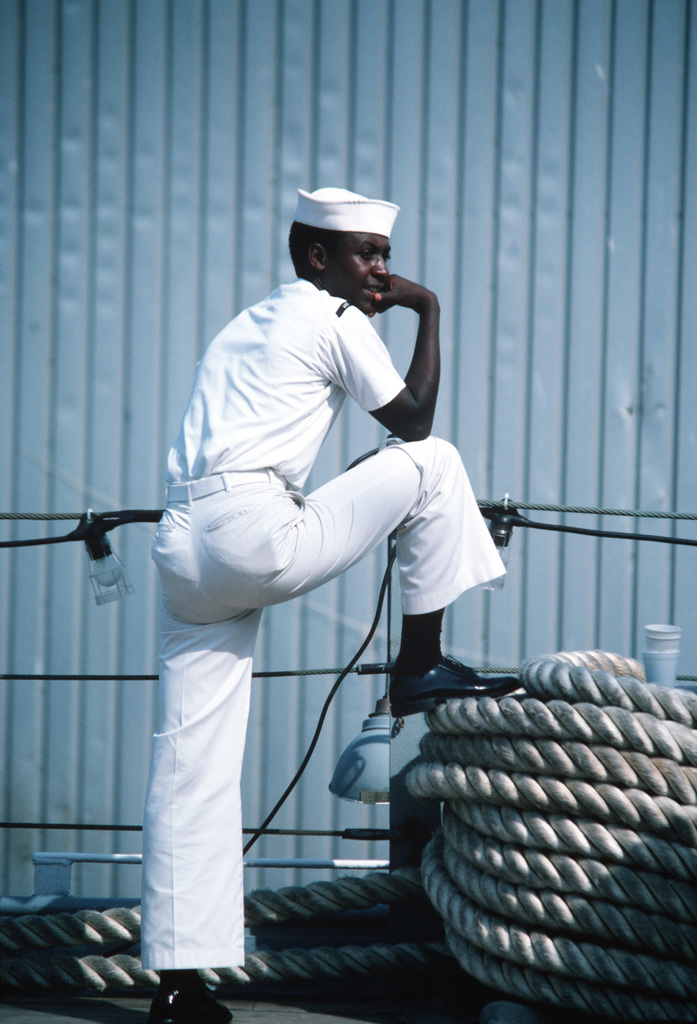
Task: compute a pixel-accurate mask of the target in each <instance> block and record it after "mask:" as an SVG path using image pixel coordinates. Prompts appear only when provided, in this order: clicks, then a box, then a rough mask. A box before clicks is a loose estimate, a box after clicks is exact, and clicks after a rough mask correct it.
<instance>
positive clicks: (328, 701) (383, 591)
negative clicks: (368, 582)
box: [243, 548, 397, 853]
mask: <svg viewBox="0 0 697 1024" xmlns="http://www.w3.org/2000/svg"><path fill="white" fill-rule="evenodd" d="M396 555H397V551H396V548H394V549H393V550H392V551H391V552H390V555H389V558H388V560H387V569H386V570H385V575H384V576H383V578H382V584H381V586H380V593H379V594H378V604H377V608H376V611H375V617H374V619H373V622H372V625H371V627H370V629H369V630H368V635H367V636H366V638H365V640H364V641H363V643H362V644H361V646H360V647H359V649H358V650H357V651H356V653H355V654H354V656H353V658H352V659H351V661H350V662H349V663H348V665H347V666H346V668H345V669H344V670H343V672H342V673H341V675H340V676H339V678H338V679H337V680H336V682H335V683H334V685H333V686H332V688H331V690H330V691H329V694H328V696H327V699H326V700H325V702H324V706H323V708H322V711H321V712H320V716H319V719H318V721H317V726H316V727H315V734H314V736H313V737H312V740H311V742H310V746H309V747H308V749H307V753H306V754H305V757H304V758H303V759H302V761H301V763H300V767H299V768H298V770H297V772H296V773H295V775H294V776H293V778H292V780H291V781H290V783H289V784H288V786H287V787H286V790H285V792H284V793H283V795H282V796H281V797H280V799H279V800H278V802H277V803H276V806H275V807H274V808H273V810H272V811H271V812H270V813H269V814H268V815H267V816H266V818H265V820H264V821H263V822H262V823H261V825H260V826H259V828H258V829H257V830H256V831H255V833H254V835H253V836H252V838H251V839H250V840H249V842H248V843H247V844H246V846H245V847H244V850H243V853H247V851H248V850H249V849H250V848H251V847H252V846H253V845H254V843H256V841H257V839H258V838H259V837H260V836H261V835H263V833H264V832H265V831H266V827H267V826H268V825H269V823H270V822H271V821H273V819H274V818H275V817H276V815H277V814H278V812H279V811H280V809H281V807H283V805H284V803H285V802H286V800H287V799H288V797H289V796H290V794H291V793H292V792H293V790H294V789H295V787H296V786H297V784H298V782H299V781H300V778H301V776H302V774H303V772H304V771H305V769H306V768H307V765H308V762H309V760H310V758H311V757H312V754H313V753H314V750H315V747H316V746H317V742H318V740H319V737H320V733H321V731H322V726H323V725H324V720H325V718H326V717H327V712H328V711H329V705H330V704H331V702H332V701H333V699H334V697H335V695H336V692H337V690H338V689H339V687H340V686H341V684H342V683H343V681H344V679H345V678H346V676H347V675H348V674H349V672H350V671H351V669H352V668H353V667H354V665H355V664H356V663H357V662H358V660H359V659H360V657H361V655H362V654H363V652H364V651H365V649H366V648H367V646H368V644H369V643H370V641H371V640H372V639H373V636H374V635H375V630H376V629H377V628H378V623H379V621H380V615H381V614H382V606H383V603H384V600H385V594H386V592H387V585H388V582H389V579H390V573H391V571H392V566H393V564H394V560H395V557H396Z"/></svg>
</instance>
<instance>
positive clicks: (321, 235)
mask: <svg viewBox="0 0 697 1024" xmlns="http://www.w3.org/2000/svg"><path fill="white" fill-rule="evenodd" d="M345 235H346V232H345V231H330V230H328V229H327V228H313V227H310V225H309V224H301V223H300V222H299V221H297V220H294V221H293V223H292V224H291V226H290V234H289V235H288V248H289V249H290V258H291V259H292V261H293V266H294V267H295V273H296V274H297V275H298V277H304V278H305V280H306V281H311V280H312V278H313V277H314V276H315V272H314V271H313V270H312V268H311V267H310V261H309V259H308V251H309V248H310V246H311V245H312V244H313V243H315V242H318V243H319V245H321V246H322V248H323V249H324V251H325V252H326V253H327V255H328V256H334V255H335V254H336V252H337V251H338V249H339V246H340V245H341V242H342V240H343V238H344V237H345Z"/></svg>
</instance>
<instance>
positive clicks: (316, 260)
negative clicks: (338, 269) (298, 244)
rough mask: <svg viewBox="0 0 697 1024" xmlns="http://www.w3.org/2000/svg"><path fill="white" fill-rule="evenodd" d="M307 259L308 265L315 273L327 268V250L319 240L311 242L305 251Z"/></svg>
mask: <svg viewBox="0 0 697 1024" xmlns="http://www.w3.org/2000/svg"><path fill="white" fill-rule="evenodd" d="M307 259H308V262H309V264H310V267H311V268H312V270H313V271H314V272H315V273H316V274H321V273H322V271H324V270H326V269H327V252H326V249H325V248H324V246H323V245H320V243H319V242H313V243H312V245H311V246H310V248H309V249H308V251H307Z"/></svg>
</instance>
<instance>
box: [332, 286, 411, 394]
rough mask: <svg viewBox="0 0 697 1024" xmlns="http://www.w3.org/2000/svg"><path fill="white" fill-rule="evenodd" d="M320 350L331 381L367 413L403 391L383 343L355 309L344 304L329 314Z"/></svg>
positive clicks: (399, 378) (363, 315) (402, 384)
mask: <svg viewBox="0 0 697 1024" xmlns="http://www.w3.org/2000/svg"><path fill="white" fill-rule="evenodd" d="M319 349H320V351H319V356H320V360H321V361H322V365H323V369H324V371H325V372H326V374H327V377H328V379H329V380H330V381H331V382H332V383H333V384H337V385H338V386H339V387H341V388H342V389H343V390H344V391H345V392H346V393H347V394H348V395H350V396H351V398H353V399H354V400H355V401H356V402H358V404H359V405H360V406H361V408H362V409H365V410H366V412H373V411H374V410H375V409H380V408H382V406H383V405H387V403H388V402H391V401H392V399H393V398H396V397H397V395H398V394H399V392H400V391H402V389H403V388H404V381H403V380H402V378H401V377H400V375H399V374H398V373H397V371H396V369H395V367H394V365H393V363H392V360H391V359H390V354H389V352H388V351H387V348H386V347H385V345H384V343H383V341H382V339H381V338H380V337H379V335H378V334H377V332H376V331H375V329H374V328H373V326H372V324H371V323H370V320H369V319H368V317H367V316H365V314H364V313H361V311H360V310H359V309H356V307H355V306H349V305H347V304H346V303H344V304H343V305H339V306H338V309H337V312H331V313H330V315H329V316H328V317H327V320H326V323H325V327H324V330H322V331H321V332H320V337H319Z"/></svg>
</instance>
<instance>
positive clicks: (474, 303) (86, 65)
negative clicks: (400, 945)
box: [0, 0, 697, 895]
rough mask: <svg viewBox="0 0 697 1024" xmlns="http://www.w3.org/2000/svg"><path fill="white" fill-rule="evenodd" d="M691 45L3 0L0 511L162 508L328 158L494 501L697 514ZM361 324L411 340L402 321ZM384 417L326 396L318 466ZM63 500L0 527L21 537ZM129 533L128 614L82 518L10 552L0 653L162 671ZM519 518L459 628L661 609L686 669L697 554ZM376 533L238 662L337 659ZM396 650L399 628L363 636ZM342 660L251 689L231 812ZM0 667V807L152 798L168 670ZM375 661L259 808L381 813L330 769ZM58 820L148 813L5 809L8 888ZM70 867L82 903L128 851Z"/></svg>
mask: <svg viewBox="0 0 697 1024" xmlns="http://www.w3.org/2000/svg"><path fill="white" fill-rule="evenodd" d="M696 69H697V10H696V9H695V6H694V3H693V2H691V0H576V2H573V0H469V2H467V0H247V2H245V0H170V2H165V0H63V2H60V0H3V2H2V4H0V111H1V114H0V147H1V149H0V218H1V221H0V302H1V304H2V305H1V307H0V331H1V332H2V340H1V342H0V345H1V348H0V351H1V352H2V373H1V374H0V429H1V431H2V436H3V438H4V439H5V443H4V444H3V445H2V446H0V480H1V481H2V494H3V498H2V509H3V510H4V511H12V512H56V511H69V512H81V511H84V510H85V509H86V508H88V507H93V508H95V509H96V510H105V509H113V508H157V507H160V506H161V504H162V501H163V487H162V477H163V467H164V460H165V454H166V450H167V447H168V444H169V443H170V442H171V440H172V438H173V437H174V435H175V433H176V430H177V427H178V421H179V418H180V416H181V413H182V410H183V407H184V404H185V401H186V397H187V394H188V390H189V387H190V384H191V380H192V373H193V367H194V363H195V361H196V359H197V358H198V356H199V355H200V353H201V352H202V350H203V348H204V346H205V345H206V343H207V342H208V341H209V340H210V338H211V337H212V336H213V335H214V334H215V333H216V332H217V330H218V329H219V328H220V327H221V326H222V325H223V324H224V323H225V322H226V321H227V320H228V319H229V318H230V317H231V316H232V315H233V314H234V313H235V312H236V311H238V310H239V309H241V308H243V307H244V306H245V305H247V304H249V303H251V302H253V301H254V300H256V299H258V298H260V297H262V296H263V295H265V294H266V293H267V292H268V291H269V290H270V289H271V288H272V287H273V286H275V285H276V283H278V282H279V281H280V280H283V279H287V278H289V277H290V276H291V273H292V271H291V267H290V262H289V259H288V257H287V255H286V237H287V230H288V226H289V223H290V220H291V219H292V214H293V210H294V205H295V189H296V188H297V187H298V186H300V187H304V188H315V187H318V186H320V185H326V184H339V185H343V186H346V187H349V188H353V189H355V190H357V191H362V192H368V193H373V194H378V195H382V196H384V197H385V198H388V199H391V200H393V201H395V202H397V203H399V204H400V205H401V207H402V213H401V214H400V217H399V218H398V221H397V226H396V230H395V234H394V237H393V251H394V259H393V264H394V268H395V270H398V271H399V272H400V273H403V274H405V275H407V276H416V277H417V278H419V279H420V280H423V281H424V283H426V284H427V285H428V286H430V287H432V288H433V289H435V290H436V291H437V292H438V294H439V297H440V299H441V305H442V308H443V348H444V375H443V386H442V391H441V398H440V405H439V412H438V422H437V432H438V433H441V434H443V435H444V436H446V437H448V438H449V439H450V440H453V441H454V442H455V443H456V444H457V445H458V446H459V448H460V450H461V452H462V455H463V458H464V460H465V463H466V465H467V466H468V468H469V471H470V476H471V479H472V482H473V485H474V487H475V491H476V493H477V495H478V496H479V497H480V498H500V497H502V496H503V494H504V493H505V492H509V493H510V495H511V497H512V498H513V499H514V500H515V499H517V500H519V501H525V502H550V503H569V504H577V505H584V506H588V505H590V506H594V507H595V506H605V507H619V508H643V509H651V510H678V511H695V509H697V402H696V401H695V382H696V381H697V343H696V341H695V339H696V338H697V289H696V288H695V282H696V281H697V123H696V118H697V70H696ZM380 326H381V329H382V331H383V334H384V337H385V338H386V340H387V342H388V344H389V346H390V348H391V351H392V352H393V354H394V358H395V361H396V363H397V365H398V366H399V367H400V368H401V369H404V368H405V367H406V364H407V362H408V359H409V356H410V350H411V342H412V339H413V336H414V330H415V324H414V320H413V319H412V318H411V316H410V314H408V313H406V312H404V311H392V312H391V313H390V314H389V315H388V316H386V317H385V319H384V321H383V322H382V323H381V325H380ZM379 436H380V434H379V431H378V429H377V427H376V426H375V424H374V423H373V422H372V420H371V419H370V418H369V417H367V416H365V415H364V414H362V413H360V411H358V410H357V409H346V410H345V412H344V414H343V419H342V422H341V425H340V427H339V428H338V429H336V430H335V432H334V434H333V436H332V437H331V438H330V440H329V442H328V444H327V445H326V447H325V449H324V450H323V451H322V453H321V457H320V459H319V461H318V464H317V468H316V471H315V472H314V473H313V481H315V482H319V481H321V480H322V479H325V478H326V477H327V476H328V475H330V474H334V473H336V472H337V471H339V470H341V469H342V468H343V467H345V466H346V465H347V464H348V463H349V462H350V461H351V460H352V459H353V458H354V457H355V456H357V455H358V454H360V453H361V452H362V451H364V450H366V449H367V448H369V447H371V446H372V445H373V444H374V443H375V441H376V439H377V438H378V437H379ZM534 517H535V516H534V515H532V518H534ZM538 518H540V519H546V520H548V521H556V520H558V516H556V515H547V514H544V513H539V514H538ZM569 518H570V517H569ZM572 521H573V523H574V524H579V525H595V524H596V522H597V521H600V520H599V517H592V519H591V520H590V521H589V520H588V519H587V518H584V519H579V518H577V517H575V518H573V520H572ZM603 522H604V525H605V526H607V527H609V528H623V527H625V526H626V523H625V521H622V520H609V521H608V520H603ZM630 527H632V524H630ZM640 528H641V529H643V530H644V531H645V532H649V531H653V532H667V531H668V530H670V529H672V528H673V527H669V526H665V525H664V524H663V523H661V522H651V523H648V524H647V523H646V522H645V521H644V522H642V523H641V526H640ZM65 529H66V524H57V525H56V524H51V525H46V524H44V523H31V524H27V523H16V522H14V523H13V522H7V521H2V522H0V536H1V537H2V538H3V539H11V538H18V537H26V536H31V535H37V534H39V533H41V532H42V531H45V532H46V534H47V535H48V534H51V533H52V534H57V533H60V532H65ZM674 529H675V532H676V533H677V534H682V535H684V536H694V535H695V530H694V528H693V527H690V525H689V524H685V525H683V524H680V525H679V526H677V527H675V528H674ZM112 537H113V539H114V544H115V547H116V549H117V550H118V552H119V554H120V555H121V557H122V559H123V560H124V562H125V563H126V566H127V569H128V572H129V574H130V576H131V578H132V580H133V582H134V584H135V587H136V591H137V593H136V595H135V596H133V597H130V598H128V599H127V600H125V601H124V602H122V603H120V604H119V605H118V606H116V605H108V606H104V607H101V608H97V607H96V606H95V605H94V603H93V600H92V597H91V594H90V593H89V592H88V590H87V585H86V577H87V564H86V556H85V553H84V551H82V550H78V545H57V546H51V547H42V548H26V549H15V550H12V551H0V623H1V624H2V625H1V627H0V649H1V660H0V671H2V672H4V673H20V672H26V673H85V674H86V673H101V674H103V673H127V672H132V673H149V672H154V671H155V670H156V645H157V605H158V592H157V581H156V578H155V573H154V570H153V567H152V565H151V563H150V560H149V546H150V542H151V537H152V528H151V527H147V526H141V525H132V526H128V527H122V528H121V529H120V530H118V531H117V532H116V533H115V534H113V535H112ZM513 545H514V547H513V554H512V556H511V572H510V578H509V580H508V582H507V584H506V587H505V589H504V591H503V592H502V593H498V594H483V593H481V592H478V593H474V594H467V595H464V596H463V598H462V599H461V600H460V601H459V602H457V604H456V605H455V606H454V608H453V609H452V610H451V611H450V612H449V613H448V619H447V636H446V640H447V641H448V644H449V647H450V649H451V651H452V652H453V653H455V654H456V655H458V656H461V657H462V658H463V659H464V660H467V661H469V662H470V663H474V664H482V663H485V662H489V663H492V664H499V665H517V664H519V663H520V661H521V660H522V659H523V658H524V657H527V656H529V655H533V654H539V653H543V652H545V651H550V650H558V649H562V648H566V649H573V648H590V647H604V648H606V649H609V650H616V651H620V652H623V653H628V654H635V653H637V651H638V650H639V647H640V635H641V627H642V626H643V624H644V623H646V622H648V621H671V620H674V621H676V622H678V623H679V624H680V625H682V626H683V630H684V634H683V635H684V642H683V652H684V654H683V665H682V667H683V669H684V670H686V671H696V670H697V639H695V631H694V629H693V628H692V627H693V622H694V608H695V607H696V606H697V573H696V572H695V554H694V553H693V549H690V548H681V549H675V548H669V547H667V546H664V545H657V544H656V545H648V544H643V545H636V544H634V543H631V542H627V541H619V540H605V541H595V540H590V539H587V538H579V537H569V536H560V535H556V534H551V533H542V532H533V531H527V532H524V531H521V530H518V531H516V533H515V536H514V540H513ZM384 563H385V552H378V553H377V554H376V556H375V557H374V558H372V559H370V560H369V561H368V562H367V563H366V564H364V565H362V566H359V567H357V568H356V569H355V570H353V571H352V572H351V573H350V574H348V575H347V576H346V577H345V578H344V579H342V580H340V581H337V582H336V583H335V584H333V585H331V586H328V587H326V588H325V589H324V590H323V591H321V592H319V593H316V594H314V595H311V596H310V597H308V598H307V599H304V600H302V601H297V602H294V603H292V604H289V605H288V606H286V607H283V608H276V609H274V610H273V611H271V612H269V613H268V614H267V615H266V619H265V623H264V627H263V632H262V636H261V639H260V643H259V648H258V658H257V665H256V667H257V669H259V670H263V669H266V670H276V669H281V668H284V669H285V668H308V667H325V666H339V665H341V664H343V663H344V662H345V661H347V660H348V659H349V657H350V656H351V655H352V653H353V652H354V650H355V649H356V648H357V647H358V645H359V643H360V641H361V639H362V637H363V636H364V634H365V632H366V631H367V628H368V625H369V623H370V621H371V619H372V616H373V610H374V606H375V602H376V595H377V589H378V585H379V580H380V577H381V574H382V570H383V567H384ZM384 644H385V639H384V628H383V630H382V632H381V635H380V637H379V639H378V640H377V641H376V642H375V643H374V644H373V646H372V648H371V649H370V650H369V651H368V652H367V653H366V658H368V659H371V660H377V659H380V658H382V657H384V654H385V647H384ZM331 681H332V678H331V677H325V676H318V677H311V678H310V679H304V680H300V681H299V680H297V679H291V680H268V681H263V682H262V681H259V682H258V683H256V684H255V690H254V706H253V711H252V719H251V723H250V728H249V734H248V747H247V756H246V767H245V811H244V818H245V823H246V824H247V825H250V826H251V825H255V824H258V823H259V822H260V821H261V820H262V818H263V817H264V815H265V813H266V812H267V810H268V809H269V808H270V807H271V806H272V804H273V803H274V802H275V799H276V798H277V796H278V795H280V793H281V792H282V790H283V788H284V786H285V784H286V782H287V780H288V779H289V778H290V776H291V775H292V774H293V772H294V770H295V768H296V766H297V764H298V763H299V761H300V759H301V757H302V754H303V753H304V750H305V748H306V746H307V744H308V742H309V739H310V737H311V735H312V732H313V729H314V725H315V721H316V718H317V715H318V713H319V709H320V707H321V705H322V702H323V699H324V696H325V694H326V692H327V690H328V688H329V686H330V684H331ZM0 687H1V690H0V740H1V742H2V750H3V761H2V765H3V767H2V772H3V774H2V779H1V780H0V815H1V817H2V819H3V820H6V821H52V822H60V821H63V822H84V823H93V822H98V823H101V822H116V823H120V824H124V823H127V824H132V823H138V822H139V821H140V816H141V812H142V800H143V793H144V786H145V778H146V771H147V761H148V754H149V739H150V734H151V732H152V730H153V727H154V713H155V707H154V705H155V699H156V693H155V685H154V684H152V683H142V682H118V683H113V682H101V681H96V682H75V681H72V682H71V681H51V682H37V681H17V682H14V681H12V682H11V681H4V682H0ZM380 687H381V680H379V679H378V680H374V681H370V680H366V679H364V678H356V677H352V678H351V679H349V680H348V681H347V682H346V683H345V685H344V687H343V691H344V692H343V693H341V692H340V695H339V697H338V699H337V701H336V706H335V708H334V710H333V711H332V712H331V713H330V716H329V719H328V723H327V726H326V729H325V735H324V737H323V739H322V741H321V742H320V745H319V748H318V750H317V752H316V753H315V755H314V758H313V760H312V762H311V764H310V768H309V769H308V772H307V775H306V777H305V779H304V781H303V782H302V783H301V785H300V787H299V789H298V791H297V793H296V795H295V796H294V797H293V798H292V799H291V801H290V802H289V804H288V806H287V808H286V809H284V811H283V812H282V814H281V816H280V817H279V819H278V821H277V822H276V824H277V825H278V826H280V827H286V828H287V827H300V828H304V829H327V828H335V827H339V826H340V827H347V826H359V825H371V824H378V825H384V824H386V815H385V810H384V809H376V810H374V811H373V812H370V811H364V810H363V809H361V808H356V807H353V806H351V805H348V804H340V803H339V802H337V801H335V800H334V799H333V798H331V797H330V796H329V794H328V792H327V782H328V779H329V777H330V774H331V770H332V767H333V764H334V762H335V760H336V757H337V756H338V753H339V752H340V750H341V749H342V747H343V745H345V743H346V742H347V741H348V740H349V739H350V738H351V736H352V735H354V734H355V733H356V732H357V731H358V729H359V728H360V723H361V720H362V718H363V717H364V715H365V714H366V713H367V712H368V711H369V710H372V701H374V699H375V696H376V695H377V693H378V692H379V690H380ZM62 847H66V848H70V849H82V850H89V849H94V850H100V851H104V850H110V849H114V850H119V851H126V852H127V851H131V850H136V849H137V848H138V837H137V835H131V836H127V835H113V834H111V835H105V836H102V835H97V834H95V833H91V832H90V833H82V834H81V833H77V834H76V833H72V832H66V833H55V832H51V833H47V832H45V831H44V832H41V831H35V830H34V831H33V830H26V831H2V832H0V851H1V852H2V871H1V872H0V879H1V885H2V891H3V892H5V893H13V894H19V893H22V892H29V891H31V867H30V856H31V852H32V851H33V850H35V849H55V848H62ZM255 852H256V853H258V854H264V855H267V856H270V855H281V854H292V855H306V856H326V855H328V854H329V853H330V852H332V853H335V854H339V853H340V854H341V855H342V856H346V855H353V854H356V855H361V856H363V855H366V854H367V855H371V854H382V853H384V850H383V849H381V848H379V847H375V848H373V847H369V846H361V847H350V848H349V849H347V848H346V845H345V844H343V845H341V847H340V846H339V845H338V844H336V843H334V842H333V841H330V840H325V839H321V840H317V839H287V840H286V839H283V840H282V839H268V840H266V841H264V842H262V843H259V844H258V846H257V848H256V849H255ZM129 872H130V873H129ZM76 880H77V882H78V887H79V888H80V889H81V890H82V891H84V892H87V893H89V894H96V895H99V894H101V893H102V892H105V893H110V894H111V893H113V894H121V895H128V894H131V893H134V892H137V888H138V881H139V880H138V872H137V869H135V868H133V869H125V868H119V869H118V872H117V873H115V872H114V871H112V869H103V868H99V869H97V868H85V869H84V871H83V872H82V874H81V876H80V877H77V878H76ZM289 880H290V876H289V875H288V874H281V875H277V874H273V875H271V874H270V873H267V874H266V875H264V876H261V875H259V874H258V873H254V872H251V873H250V876H249V884H250V885H253V886H256V885H258V884H265V885H270V886H273V887H276V886H277V885H279V884H285V883H286V882H288V881H289Z"/></svg>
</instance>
